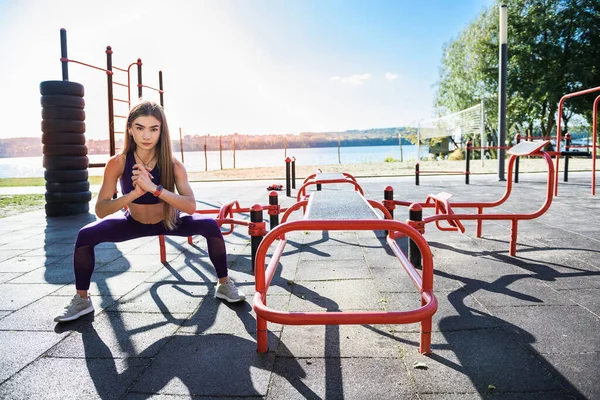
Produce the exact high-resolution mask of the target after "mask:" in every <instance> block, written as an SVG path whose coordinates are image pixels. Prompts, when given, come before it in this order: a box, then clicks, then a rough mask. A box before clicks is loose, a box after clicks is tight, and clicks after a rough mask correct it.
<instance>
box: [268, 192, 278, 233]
mask: <svg viewBox="0 0 600 400" xmlns="http://www.w3.org/2000/svg"><path fill="white" fill-rule="evenodd" d="M278 204H279V196H277V192H275V191H272V192H270V193H269V205H270V206H277V205H278ZM277 225H279V213H278V212H277V213H275V212H271V211H269V228H270V229H273V228H275V227H276V226H277Z"/></svg>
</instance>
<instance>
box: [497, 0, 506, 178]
mask: <svg viewBox="0 0 600 400" xmlns="http://www.w3.org/2000/svg"><path fill="white" fill-rule="evenodd" d="M507 28H508V19H507V7H506V4H502V5H500V49H499V57H500V63H499V72H498V73H499V76H498V180H500V181H504V180H506V179H505V178H504V161H505V158H506V149H505V146H506V75H507V71H506V69H507V68H506V67H507V64H508V35H507V30H508V29H507Z"/></svg>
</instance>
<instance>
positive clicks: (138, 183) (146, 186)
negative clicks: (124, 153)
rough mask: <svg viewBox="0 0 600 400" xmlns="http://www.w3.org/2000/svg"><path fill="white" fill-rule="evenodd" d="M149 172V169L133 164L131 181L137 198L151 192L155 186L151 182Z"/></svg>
mask: <svg viewBox="0 0 600 400" xmlns="http://www.w3.org/2000/svg"><path fill="white" fill-rule="evenodd" d="M150 171H151V169H150V168H146V167H144V166H143V165H142V164H135V165H134V166H133V175H132V177H131V181H132V183H133V187H134V188H135V192H136V194H137V195H138V197H139V196H141V195H143V194H144V193H146V192H152V191H154V190H155V188H156V185H155V184H154V182H152V179H153V178H154V177H153V176H152V174H150Z"/></svg>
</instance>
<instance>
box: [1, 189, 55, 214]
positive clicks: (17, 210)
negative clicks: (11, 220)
mask: <svg viewBox="0 0 600 400" xmlns="http://www.w3.org/2000/svg"><path fill="white" fill-rule="evenodd" d="M45 204H46V198H45V196H44V195H43V194H14V195H0V218H5V217H10V216H11V215H17V214H21V213H25V212H29V211H37V210H40V209H43V208H44V205H45Z"/></svg>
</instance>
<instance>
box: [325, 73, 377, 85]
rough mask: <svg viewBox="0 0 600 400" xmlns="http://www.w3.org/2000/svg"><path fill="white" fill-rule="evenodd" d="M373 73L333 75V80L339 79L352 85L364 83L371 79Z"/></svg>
mask: <svg viewBox="0 0 600 400" xmlns="http://www.w3.org/2000/svg"><path fill="white" fill-rule="evenodd" d="M371 76H372V75H371V74H369V73H365V74H354V75H350V76H333V77H332V78H331V80H332V81H338V82H342V83H349V84H350V85H362V84H363V83H365V82H366V81H368V80H369V79H371Z"/></svg>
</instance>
